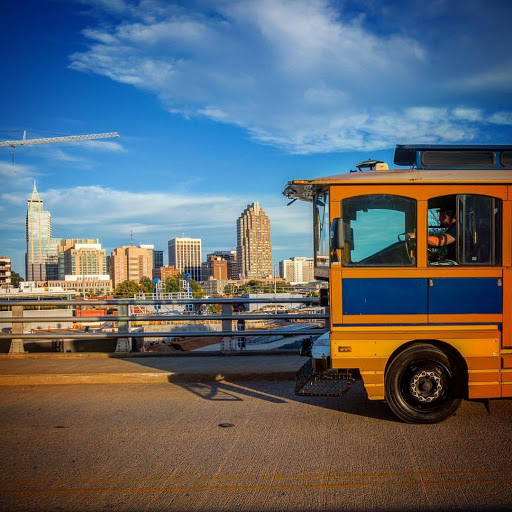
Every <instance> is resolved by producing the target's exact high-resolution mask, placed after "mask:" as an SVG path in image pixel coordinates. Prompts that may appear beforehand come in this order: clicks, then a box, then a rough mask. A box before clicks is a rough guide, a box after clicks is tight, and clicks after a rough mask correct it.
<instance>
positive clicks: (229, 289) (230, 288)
mask: <svg viewBox="0 0 512 512" xmlns="http://www.w3.org/2000/svg"><path fill="white" fill-rule="evenodd" d="M224 295H238V287H237V286H235V285H234V284H231V283H229V284H227V285H226V286H224Z"/></svg>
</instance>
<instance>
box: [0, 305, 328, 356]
mask: <svg viewBox="0 0 512 512" xmlns="http://www.w3.org/2000/svg"><path fill="white" fill-rule="evenodd" d="M297 303H302V304H311V305H318V304H319V302H318V299H317V298H314V297H293V298H277V297H272V298H258V299H249V298H244V297H239V298H232V299H107V300H101V299H94V300H76V299H74V300H54V299H51V300H15V301H14V300H0V307H8V308H10V309H11V311H12V316H11V317H2V318H0V324H5V323H11V324H12V329H11V333H9V334H7V333H4V334H0V340H2V339H6V340H10V342H11V345H10V349H9V353H11V354H13V353H24V352H25V347H24V340H31V341H36V342H37V341H41V342H47V341H48V340H73V339H79V340H104V339H111V338H114V339H116V340H117V345H116V349H115V351H116V352H130V351H131V345H132V344H131V339H132V338H135V339H137V338H143V339H144V338H166V337H179V338H186V337H222V338H223V339H226V338H227V339H232V338H234V337H242V336H243V337H244V338H245V337H252V336H276V335H280V336H297V335H305V336H310V335H313V336H315V335H320V334H322V333H323V332H324V330H322V329H311V328H306V329H300V330H295V329H257V330H233V325H232V324H233V320H271V319H272V320H274V319H276V320H326V319H327V318H328V315H327V314H326V313H324V314H318V313H316V314H310V313H302V314H300V313H291V314H283V313H269V312H265V313H263V314H243V313H236V314H233V306H235V305H239V304H244V305H245V304H297ZM187 304H193V305H205V304H206V305H209V304H220V305H221V308H222V313H221V314H220V315H219V314H178V315H177V314H173V315H168V314H167V315H166V314H155V315H147V314H143V315H130V314H129V307H130V306H149V305H150V306H156V305H160V306H163V305H187ZM45 306H116V307H117V313H118V314H117V315H107V316H90V317H89V316H84V317H76V316H73V317H70V316H67V317H65V316H47V317H46V316H45V317H40V316H24V315H23V312H24V310H25V308H33V307H38V308H41V307H45ZM27 312H28V311H27ZM205 320H214V321H215V320H218V321H221V322H222V328H221V330H220V331H156V332H132V331H130V328H131V325H130V324H131V322H133V321H137V322H151V321H166V322H170V323H171V324H172V323H174V322H182V321H187V322H201V321H205ZM41 321H48V322H61V321H62V322H71V321H72V322H75V323H76V322H77V321H80V322H103V321H107V322H112V323H117V326H118V331H117V332H79V333H69V332H55V331H45V332H40V333H24V332H23V325H24V324H25V323H27V322H41ZM242 333H243V334H242Z"/></svg>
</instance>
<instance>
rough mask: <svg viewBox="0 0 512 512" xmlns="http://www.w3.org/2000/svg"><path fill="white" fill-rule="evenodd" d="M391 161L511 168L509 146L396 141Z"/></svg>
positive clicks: (431, 165)
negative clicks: (400, 142)
mask: <svg viewBox="0 0 512 512" xmlns="http://www.w3.org/2000/svg"><path fill="white" fill-rule="evenodd" d="M393 162H394V163H395V165H405V166H409V167H416V168H418V169H512V145H510V144H508V145H503V144H502V145H498V144H489V145H476V144H475V145H471V144H467V145H464V144H463V145H447V144H397V146H396V149H395V156H394V159H393Z"/></svg>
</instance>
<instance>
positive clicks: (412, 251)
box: [398, 233, 416, 262]
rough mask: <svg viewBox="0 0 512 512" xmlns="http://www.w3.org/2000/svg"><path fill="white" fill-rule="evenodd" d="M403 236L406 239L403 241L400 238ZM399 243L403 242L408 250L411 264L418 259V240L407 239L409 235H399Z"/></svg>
mask: <svg viewBox="0 0 512 512" xmlns="http://www.w3.org/2000/svg"><path fill="white" fill-rule="evenodd" d="M402 236H403V237H404V239H403V240H402V239H401V238H400V237H402ZM398 241H399V242H403V243H404V244H405V248H406V250H407V256H408V257H409V260H410V261H411V262H413V261H414V260H415V257H416V238H409V239H407V233H399V234H398Z"/></svg>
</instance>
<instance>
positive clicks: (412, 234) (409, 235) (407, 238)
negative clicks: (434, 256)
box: [405, 233, 416, 242]
mask: <svg viewBox="0 0 512 512" xmlns="http://www.w3.org/2000/svg"><path fill="white" fill-rule="evenodd" d="M415 238H416V233H407V234H406V235H405V239H406V240H407V242H409V241H410V240H414V239H415Z"/></svg>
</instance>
